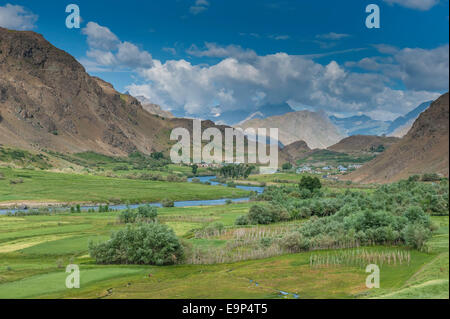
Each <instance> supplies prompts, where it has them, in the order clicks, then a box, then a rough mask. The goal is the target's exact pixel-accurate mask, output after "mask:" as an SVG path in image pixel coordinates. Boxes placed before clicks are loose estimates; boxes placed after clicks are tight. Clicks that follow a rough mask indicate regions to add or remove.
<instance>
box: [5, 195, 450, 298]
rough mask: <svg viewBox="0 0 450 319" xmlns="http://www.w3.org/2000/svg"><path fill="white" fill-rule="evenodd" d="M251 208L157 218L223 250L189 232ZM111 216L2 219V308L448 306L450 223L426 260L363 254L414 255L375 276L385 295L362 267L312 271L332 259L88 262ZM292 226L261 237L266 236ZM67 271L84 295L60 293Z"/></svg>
mask: <svg viewBox="0 0 450 319" xmlns="http://www.w3.org/2000/svg"><path fill="white" fill-rule="evenodd" d="M249 207H250V204H249V203H242V204H232V205H224V206H215V207H190V208H164V209H160V210H159V217H158V218H159V220H160V222H162V223H167V224H168V225H169V226H170V227H173V228H174V230H175V231H176V233H177V235H178V236H180V237H181V238H183V240H185V241H187V242H189V243H190V244H191V245H192V246H193V247H195V248H198V249H218V248H221V247H225V246H226V245H227V243H228V242H229V238H228V237H227V236H228V235H227V233H226V232H225V233H224V235H222V236H219V237H212V238H195V236H194V235H193V234H194V233H195V230H198V229H201V228H202V227H204V226H207V225H209V224H211V223H214V222H218V221H220V222H222V223H223V224H224V225H225V227H226V229H227V230H230V231H231V230H234V229H236V227H237V226H235V225H234V220H235V219H236V217H237V216H239V215H242V214H244V213H246V212H247V211H248V209H249ZM117 214H118V213H117V212H109V213H81V214H67V213H66V214H57V215H48V216H41V215H39V216H24V217H8V216H0V298H80V297H82V298H98V297H103V298H292V297H293V295H292V294H297V295H298V297H299V298H380V297H381V298H448V276H449V273H448V269H449V259H448V240H449V237H448V233H449V231H448V217H433V221H434V222H436V223H438V224H439V230H438V231H436V232H435V233H434V235H433V237H432V239H431V241H430V246H431V247H432V250H431V252H429V253H424V252H418V251H416V250H408V249H407V248H401V247H400V248H399V247H381V246H375V247H367V248H366V249H367V251H369V252H371V251H373V252H380V251H392V250H395V251H399V250H402V251H408V252H409V253H410V254H411V262H410V263H409V264H408V265H407V264H397V265H392V264H390V265H387V264H386V265H383V266H381V288H380V289H374V290H369V289H367V288H366V287H365V278H366V276H367V274H366V273H365V271H364V268H362V267H356V266H346V265H335V266H329V267H322V268H318V269H316V268H311V267H310V264H309V263H310V256H311V255H312V254H316V255H317V254H322V255H326V254H329V253H330V254H331V253H335V252H337V251H320V252H305V253H298V254H289V255H281V256H274V257H270V258H264V259H258V260H247V261H242V262H235V263H224V264H213V265H192V264H184V265H176V266H162V267H156V266H131V265H123V266H117V265H111V266H100V265H96V264H95V263H94V261H93V260H92V259H91V258H90V257H89V255H88V253H87V243H88V242H89V240H93V241H104V240H105V239H107V238H108V237H109V234H110V233H111V231H113V230H117V229H119V228H121V227H123V226H122V225H119V224H117ZM301 222H302V221H297V223H301ZM291 224H292V223H287V224H286V223H284V224H283V223H281V224H280V223H278V224H272V225H267V226H259V227H261V229H266V230H267V231H268V230H270V229H272V230H274V229H277V227H278V228H279V227H289V225H291ZM71 262H73V263H75V264H78V265H80V269H81V288H80V289H66V288H65V286H64V283H65V278H66V276H67V274H66V273H65V266H66V265H67V264H69V263H71ZM150 274H151V276H149V275H150ZM256 283H257V284H256ZM211 287H214V288H213V289H212V288H211ZM280 291H283V292H288V293H290V295H288V296H284V295H282V294H281V293H280Z"/></svg>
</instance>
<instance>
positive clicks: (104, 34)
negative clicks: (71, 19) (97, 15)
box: [81, 22, 120, 50]
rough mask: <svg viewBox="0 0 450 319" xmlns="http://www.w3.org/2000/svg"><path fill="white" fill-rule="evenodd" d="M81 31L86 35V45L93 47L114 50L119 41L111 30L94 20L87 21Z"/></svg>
mask: <svg viewBox="0 0 450 319" xmlns="http://www.w3.org/2000/svg"><path fill="white" fill-rule="evenodd" d="M81 32H82V33H83V34H84V35H86V36H87V42H88V45H89V47H91V48H93V49H100V50H115V49H117V46H118V45H119V43H120V41H119V38H118V37H117V36H116V35H115V34H114V33H112V32H111V30H109V29H108V28H107V27H103V26H101V25H99V24H98V23H95V22H89V23H88V24H87V25H86V27H85V28H84V29H82V31H81Z"/></svg>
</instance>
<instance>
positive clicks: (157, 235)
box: [89, 223, 184, 266]
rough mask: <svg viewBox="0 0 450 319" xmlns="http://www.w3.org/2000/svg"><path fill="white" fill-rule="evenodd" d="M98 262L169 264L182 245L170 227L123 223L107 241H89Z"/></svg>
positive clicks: (180, 253)
mask: <svg viewBox="0 0 450 319" xmlns="http://www.w3.org/2000/svg"><path fill="white" fill-rule="evenodd" d="M89 254H90V255H91V257H92V258H94V259H95V260H96V262H97V263H98V264H145V265H158V266H161V265H172V264H175V263H177V262H180V261H181V260H182V259H183V256H184V254H183V247H182V246H181V244H180V242H179V240H178V238H177V237H176V236H175V233H174V232H173V230H172V229H171V228H169V227H168V226H166V225H163V224H158V223H149V224H139V225H127V227H126V228H125V229H122V230H119V231H118V232H115V233H113V234H112V236H111V239H110V240H108V241H107V242H104V243H100V244H94V243H93V242H90V243H89Z"/></svg>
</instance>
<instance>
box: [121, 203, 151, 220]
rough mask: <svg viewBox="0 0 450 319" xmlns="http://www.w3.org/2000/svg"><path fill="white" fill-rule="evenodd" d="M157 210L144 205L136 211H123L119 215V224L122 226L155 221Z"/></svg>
mask: <svg viewBox="0 0 450 319" xmlns="http://www.w3.org/2000/svg"><path fill="white" fill-rule="evenodd" d="M157 217H158V210H157V209H156V207H153V206H150V205H145V206H140V207H138V208H137V209H133V210H132V209H129V208H128V209H125V210H124V211H122V212H121V213H120V215H119V219H120V222H121V223H123V224H131V223H150V222H154V221H156V218H157Z"/></svg>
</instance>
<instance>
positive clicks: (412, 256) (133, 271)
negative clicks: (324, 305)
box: [0, 148, 449, 299]
mask: <svg viewBox="0 0 450 319" xmlns="http://www.w3.org/2000/svg"><path fill="white" fill-rule="evenodd" d="M0 150H1V151H0V162H3V164H2V163H0V164H1V165H0V208H1V207H6V206H14V205H24V204H25V205H28V206H33V205H44V206H45V205H63V206H64V204H67V205H74V204H76V203H86V204H89V203H101V204H103V203H144V202H160V201H163V200H165V199H169V200H174V201H182V200H207V199H219V198H239V197H247V196H249V194H250V192H248V191H244V190H241V189H237V188H234V187H224V186H209V185H205V184H202V183H198V182H195V183H188V182H186V178H187V177H191V176H192V175H193V172H192V168H191V167H189V166H180V165H173V164H170V163H168V162H167V160H166V159H164V158H160V157H158V156H154V157H152V156H144V155H142V154H132V155H130V156H129V157H127V158H112V157H108V156H104V155H100V154H96V153H92V152H86V153H80V154H59V153H53V152H43V153H41V154H32V153H29V152H25V151H20V150H15V149H8V148H0ZM319 155H320V154H319ZM325 155H329V154H325ZM332 155H333V154H332ZM319 159H320V160H322V158H319ZM5 162H7V164H5ZM197 174H198V175H214V174H215V172H214V171H213V170H210V169H205V168H199V169H198V172H197ZM305 176H308V177H311V176H315V175H308V174H295V173H289V172H282V173H277V174H272V175H250V176H249V177H248V178H247V179H245V180H244V179H239V178H238V179H235V180H233V182H234V184H249V185H255V186H263V185H265V186H275V188H272V187H267V188H266V192H265V193H264V194H262V195H260V196H258V198H253V199H255V200H257V201H258V202H257V203H255V202H252V201H250V202H244V203H233V204H231V203H228V204H227V205H222V206H198V207H176V208H174V207H172V208H158V212H157V213H158V216H157V219H158V222H159V223H161V224H164V225H166V226H168V227H169V228H170V229H172V230H173V232H174V236H176V237H177V239H178V240H179V241H180V242H181V244H182V246H183V247H184V250H185V260H184V262H183V263H177V264H175V265H166V266H154V265H132V264H110V265H103V264H98V263H97V261H96V259H95V258H93V257H92V256H91V255H90V252H89V249H88V247H89V243H104V242H107V241H108V240H109V239H110V238H111V234H112V233H114V232H117V231H119V230H121V229H124V227H125V225H124V223H123V222H122V221H121V220H120V218H119V217H120V216H121V215H123V212H120V211H106V212H100V211H99V210H95V211H90V212H76V211H72V212H69V210H68V209H67V211H59V212H48V211H46V210H41V211H39V213H36V214H34V213H30V214H20V213H19V214H17V215H8V216H7V215H0V299H3V298H155V299H158V298H178V299H193V298H258V299H260V298H300V299H304V298H449V293H448V291H449V217H448V214H447V216H431V222H432V223H433V227H434V229H433V232H432V233H431V234H432V236H431V239H428V241H427V242H426V243H425V245H423V247H425V248H426V249H416V248H411V246H408V245H404V244H400V245H398V243H397V245H395V243H393V242H390V243H389V242H384V243H378V244H374V243H371V244H367V245H366V244H363V245H353V246H348V247H347V246H339V247H338V245H336V243H337V242H338V240H337V239H336V238H334V239H333V238H332V236H342V238H344V237H345V235H346V234H339V232H336V229H339V227H341V226H342V225H343V224H339V223H345V222H346V220H347V219H348V218H347V217H349V216H347V217H346V218H347V219H343V221H341V220H339V219H338V218H335V219H333V218H334V217H336V215H339V214H338V213H339V212H340V211H345V210H346V211H348V212H349V214H351V215H352V216H353V222H354V224H355V225H356V226H360V225H362V224H363V223H362V222H359V220H363V218H365V216H369V217H370V218H374V219H373V221H376V222H379V223H381V224H382V223H383V222H384V219H386V221H387V222H388V223H391V224H395V223H396V220H400V219H398V218H400V217H399V215H401V214H399V213H396V214H391V212H390V210H391V211H393V210H394V209H391V208H392V207H394V208H395V209H398V210H399V211H400V212H404V211H406V208H408V205H417V204H419V205H420V206H421V207H423V208H424V210H425V211H427V214H431V215H437V213H436V212H440V213H442V212H443V207H445V205H447V207H448V184H447V193H446V194H447V195H445V192H443V190H444V189H445V187H442V186H440V187H435V189H438V190H437V193H434V192H435V191H436V190H433V187H434V186H433V185H431V184H425V183H419V182H417V183H416V182H414V183H416V184H414V187H413V188H414V190H411V193H410V194H409V193H408V192H409V191H410V189H409V186H407V185H406V186H405V184H401V185H400V184H399V185H398V186H395V185H394V186H392V187H394V188H392V189H394V190H393V191H390V190H389V189H387V190H384V191H381V192H380V189H378V186H376V185H356V184H351V183H345V182H338V181H333V180H329V179H320V182H321V183H322V186H323V187H322V188H321V190H320V191H317V190H312V191H309V190H308V191H306V190H305V189H301V188H300V189H299V187H298V184H299V183H300V184H301V182H302V180H303V177H305ZM227 182H230V180H229V179H228V181H227ZM231 184H233V183H231ZM395 187H398V188H397V189H396V188H395ZM411 189H412V188H411ZM392 193H395V194H397V195H398V196H393V195H395V194H392ZM371 196H372V197H371ZM377 196H381V197H377ZM389 196H393V197H391V198H390V199H389V198H388V197H389ZM445 196H447V197H445ZM259 197H261V198H259ZM422 197H423V198H422ZM379 199H381V200H386V202H385V204H386V207H391V208H386V207H384V210H385V212H382V213H378V212H377V211H376V210H377V209H379V207H378V208H377V205H379ZM347 201H348V203H347ZM393 202H394V203H397V204H398V205H397V204H396V205H397V206H395V205H394V206H389V205H391V204H392V203H393ZM255 204H258V205H266V206H267V207H269V208H267V209H266V210H265V211H264V210H262V211H261V212H260V213H261V214H264V213H265V214H275V212H276V213H277V214H278V215H277V216H278V217H277V219H275V217H273V218H274V219H273V220H271V221H269V222H267V223H266V222H264V221H262V222H261V223H259V222H258V223H248V222H242V221H244V220H245V219H246V218H247V219H248V218H250V217H249V216H250V213H251V212H252V209H254V207H255ZM346 204H349V205H353V206H348V205H347V206H346ZM258 205H256V206H258ZM270 205H272V206H270ZM367 205H368V206H373V207H371V209H372V210H373V211H372V212H369V213H367V212H365V211H364V209H365V206H367ZM428 208H429V209H428ZM419 210H420V209H419ZM433 212H434V213H433ZM366 213H367V214H366ZM415 213H417V210H416V211H414V210H412V211H411V214H412V215H411V216H412V217H411V218H414V214H415ZM432 213H433V214H432ZM371 214H373V215H371ZM421 214H422V215H423V214H425V212H422V213H421ZM391 215H392V216H391ZM419 215H420V214H419ZM444 215H445V214H444ZM273 216H275V215H273ZM243 217H245V218H243ZM266 217H267V216H266ZM337 217H339V216H337ZM377 218H378V219H377ZM383 218H384V219H383ZM396 218H397V219H396ZM239 220H240V221H241V222H238V221H239ZM321 221H323V222H324V225H325V222H326V223H327V225H328V226H329V227H331V228H330V231H334V234H328V233H327V231H323V230H320V227H319V226H320V224H321ZM356 226H355V227H356ZM384 226H386V225H384ZM384 226H383V227H381V228H379V229H377V230H376V231H378V233H376V232H375V230H374V231H373V232H370V231H372V230H371V229H369V230H367V229H366V234H364V232H363V233H362V235H361V232H359V233H358V234H353V236H354V237H353V238H356V237H355V236H356V235H357V236H365V235H371V236H385V237H386V236H388V235H387V234H391V235H392V234H393V236H394V235H395V236H396V238H398V237H399V236H400V234H399V232H397V231H393V229H392V228H390V226H391V225H388V226H389V227H384ZM397 226H398V227H400V226H402V225H400V226H399V225H398V224H397ZM308 227H309V228H308ZM429 228H430V227H429ZM302 229H306V232H305V234H307V230H308V229H310V231H311V234H314V232H315V231H318V230H320V231H322V232H324V234H322V235H321V236H316V237H314V236H310V239H308V240H310V242H311V243H313V242H314V241H318V242H320V243H321V244H320V245H319V246H320V247H319V246H314V245H313V244H311V245H312V246H311V247H310V246H308V249H300V250H299V251H300V252H298V251H297V250H295V251H293V250H286V249H284V248H282V247H283V245H282V244H283V241H286V240H294V242H295V240H297V239H298V238H297V237H295V236H294V237H292V236H291V237H289V236H290V235H292V234H294V233H295V234H297V235H298V231H299V230H300V231H301V230H302ZM430 229H431V228H430ZM413 231H415V232H416V233H417V232H419V234H418V235H417V234H415V233H414V234H415V235H414V236H416V237H418V239H419V240H420V236H421V235H422V234H425V235H426V234H427V233H426V231H427V229H423V228H420V227H419V228H416V229H415V230H414V229H413ZM302 236H303V235H302ZM395 236H394V237H395ZM296 238H297V239H296ZM300 238H302V237H300ZM358 238H359V237H358ZM374 238H375V237H374ZM427 238H429V237H427ZM303 239H304V238H303ZM415 239H416V240H417V238H415ZM333 240H334V242H333ZM327 241H330V243H331V242H333V243H334V244H330V245H329V246H326V243H327ZM366 242H367V241H366ZM296 244H298V245H301V243H299V242H297V243H296ZM321 245H322V246H321ZM323 245H325V246H323ZM370 263H376V264H377V265H378V264H379V265H380V274H381V280H380V288H378V289H368V288H367V287H366V285H365V281H366V277H367V275H368V274H367V273H366V272H365V265H367V264H370ZM69 264H77V265H79V267H80V270H81V287H80V288H79V289H67V288H66V287H65V280H66V277H67V275H68V274H67V273H66V272H65V269H66V266H67V265H69Z"/></svg>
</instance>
